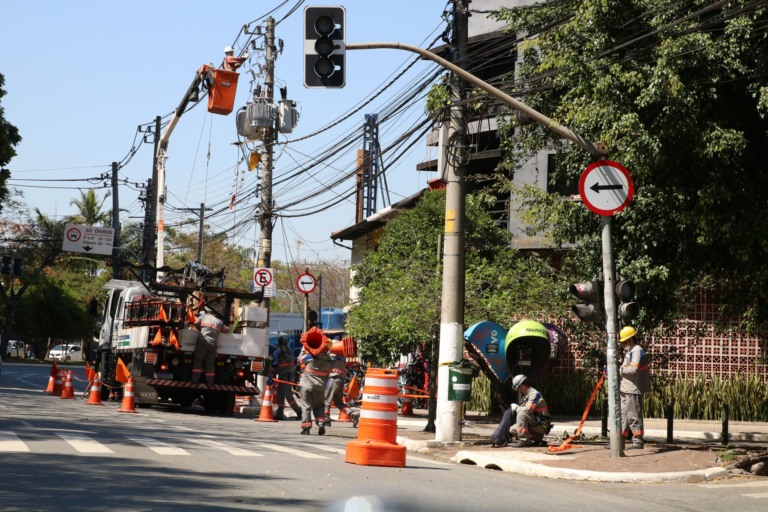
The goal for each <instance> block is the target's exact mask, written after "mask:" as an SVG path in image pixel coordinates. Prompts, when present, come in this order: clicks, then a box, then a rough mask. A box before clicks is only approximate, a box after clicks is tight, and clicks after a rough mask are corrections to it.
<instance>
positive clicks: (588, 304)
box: [569, 275, 605, 328]
mask: <svg viewBox="0 0 768 512" xmlns="http://www.w3.org/2000/svg"><path fill="white" fill-rule="evenodd" d="M603 285H604V281H603V278H602V275H600V276H598V277H596V278H594V279H592V280H591V281H584V282H581V283H574V284H572V285H571V286H570V287H569V291H570V292H571V295H573V296H574V297H576V298H577V299H579V300H580V301H582V303H581V304H574V305H573V306H571V311H573V313H574V314H575V315H576V316H577V317H578V318H579V320H581V321H583V322H587V323H593V324H595V325H597V326H598V327H601V328H602V327H603V326H604V325H605V307H604V306H603Z"/></svg>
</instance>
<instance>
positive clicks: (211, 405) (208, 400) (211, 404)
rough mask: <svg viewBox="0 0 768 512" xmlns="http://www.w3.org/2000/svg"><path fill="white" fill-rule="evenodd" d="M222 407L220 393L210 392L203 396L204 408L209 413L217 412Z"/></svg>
mask: <svg viewBox="0 0 768 512" xmlns="http://www.w3.org/2000/svg"><path fill="white" fill-rule="evenodd" d="M220 407H221V404H220V396H219V394H218V393H208V394H206V395H205V396H203V409H204V410H205V412H206V413H207V414H217V413H218V412H219V408H220Z"/></svg>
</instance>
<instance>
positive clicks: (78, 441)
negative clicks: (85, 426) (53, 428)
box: [56, 432, 115, 453]
mask: <svg viewBox="0 0 768 512" xmlns="http://www.w3.org/2000/svg"><path fill="white" fill-rule="evenodd" d="M56 435H57V436H59V437H60V438H62V439H63V440H65V441H66V442H67V443H69V445H70V446H72V448H74V449H75V450H77V451H78V452H80V453H115V452H113V451H112V450H110V449H109V448H107V447H106V446H104V445H103V444H101V443H100V442H98V441H96V440H94V439H91V438H90V437H88V436H86V435H83V434H78V433H76V432H56Z"/></svg>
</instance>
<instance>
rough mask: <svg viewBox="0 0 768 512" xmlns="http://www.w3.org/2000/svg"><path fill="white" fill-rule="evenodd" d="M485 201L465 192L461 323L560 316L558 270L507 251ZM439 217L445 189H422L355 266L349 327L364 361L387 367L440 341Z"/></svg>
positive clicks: (441, 218) (441, 222)
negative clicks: (354, 293)
mask: <svg viewBox="0 0 768 512" xmlns="http://www.w3.org/2000/svg"><path fill="white" fill-rule="evenodd" d="M490 204H491V200H490V199H489V198H487V197H485V196H482V195H472V196H468V197H467V202H466V236H465V268H466V272H465V274H466V286H465V289H466V293H465V321H464V325H465V326H466V327H468V326H470V325H472V324H474V323H476V322H480V321H485V320H490V321H495V322H498V323H499V324H501V325H507V326H509V325H511V324H513V323H514V322H515V321H516V320H519V319H521V318H536V319H548V318H552V317H553V316H559V314H560V313H561V312H562V311H565V310H566V306H565V305H564V303H563V299H564V294H563V293H562V292H563V290H562V289H558V288H557V286H556V285H555V283H556V281H557V279H556V275H555V271H554V270H553V269H552V267H551V266H550V265H549V264H548V262H547V261H545V260H543V259H541V258H539V257H537V256H524V255H522V254H521V253H519V252H517V251H515V250H513V249H511V248H510V239H509V233H508V232H507V231H506V230H504V229H503V228H499V227H498V226H497V225H496V223H495V222H494V221H493V219H492V218H491V217H490V215H489V214H488V213H487V208H488V207H489V206H490ZM444 218H445V194H444V192H440V191H437V192H428V193H426V194H425V195H424V196H423V197H422V198H421V200H420V201H419V203H418V205H417V206H416V207H415V208H413V209H412V210H408V211H405V212H402V213H401V214H400V215H399V216H398V217H397V218H396V219H394V220H392V221H391V222H389V223H388V224H387V225H386V228H385V230H384V232H383V234H382V236H381V239H380V242H379V245H378V247H377V248H376V250H375V251H373V252H369V253H367V254H366V255H365V257H364V258H363V261H362V263H361V264H360V265H359V266H358V267H356V268H355V276H354V278H353V283H354V285H355V286H357V287H360V288H361V292H360V297H359V304H357V305H355V306H354V307H353V308H352V311H351V313H350V316H349V330H350V332H351V334H352V335H353V336H355V337H356V338H357V339H358V342H359V347H360V352H361V355H362V356H363V357H364V359H365V360H367V361H372V362H375V363H380V364H390V363H392V362H393V361H394V360H395V359H396V358H397V356H398V355H399V354H406V353H408V352H411V351H412V350H413V349H414V348H415V347H417V346H420V345H422V344H426V346H427V348H428V350H427V353H429V349H430V347H431V344H432V343H434V342H435V340H437V339H438V337H439V332H440V303H441V294H442V261H440V260H438V257H437V255H438V240H439V236H440V233H441V232H442V227H443V225H444Z"/></svg>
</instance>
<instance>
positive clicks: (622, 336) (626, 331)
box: [619, 327, 637, 342]
mask: <svg viewBox="0 0 768 512" xmlns="http://www.w3.org/2000/svg"><path fill="white" fill-rule="evenodd" d="M635 334H637V333H636V332H635V328H634V327H624V328H623V329H622V330H621V332H620V333H619V341H621V342H624V341H627V340H628V339H630V338H634V337H635Z"/></svg>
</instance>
